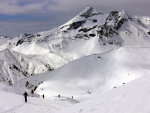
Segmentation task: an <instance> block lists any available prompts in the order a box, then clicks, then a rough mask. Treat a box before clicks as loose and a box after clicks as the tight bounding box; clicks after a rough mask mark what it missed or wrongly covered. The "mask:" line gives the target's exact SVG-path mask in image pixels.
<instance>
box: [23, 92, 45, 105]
mask: <svg viewBox="0 0 150 113" xmlns="http://www.w3.org/2000/svg"><path fill="white" fill-rule="evenodd" d="M33 93H34V92H33V90H32V91H31V94H32V97H33ZM23 96H24V99H25V102H26V103H27V97H28V96H29V95H28V93H27V92H25V93H24V94H23ZM42 97H43V99H44V97H45V96H44V94H43V95H42Z"/></svg>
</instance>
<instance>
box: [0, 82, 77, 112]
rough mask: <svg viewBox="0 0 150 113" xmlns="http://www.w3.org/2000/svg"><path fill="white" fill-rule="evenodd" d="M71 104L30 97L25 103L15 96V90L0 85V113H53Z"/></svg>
mask: <svg viewBox="0 0 150 113" xmlns="http://www.w3.org/2000/svg"><path fill="white" fill-rule="evenodd" d="M71 101H72V103H71ZM73 102H74V103H73ZM73 104H75V101H74V100H73V99H66V100H65V101H63V100H62V101H61V100H60V101H59V102H58V101H51V100H48V99H47V98H46V99H42V98H41V97H40V98H36V97H31V96H30V97H28V102H27V103H25V102H24V97H23V95H18V94H16V90H15V89H13V88H11V87H9V86H6V85H5V84H1V83H0V113H54V112H56V111H59V110H61V109H64V108H66V107H67V106H70V105H73Z"/></svg>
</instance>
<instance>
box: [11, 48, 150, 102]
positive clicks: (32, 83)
mask: <svg viewBox="0 0 150 113" xmlns="http://www.w3.org/2000/svg"><path fill="white" fill-rule="evenodd" d="M145 54H146V55H145ZM149 55H150V48H149V47H122V48H119V49H114V50H111V51H108V52H106V53H101V54H94V55H91V56H87V57H83V58H81V59H78V60H75V61H73V62H71V63H69V64H67V65H65V66H63V67H61V68H59V69H57V70H55V71H53V72H51V73H45V74H38V75H36V76H32V77H29V78H27V79H23V80H20V81H18V82H17V83H16V84H14V87H15V88H17V89H19V90H21V91H24V90H30V91H31V90H32V89H34V88H35V87H37V89H36V91H35V92H36V93H37V94H39V95H42V94H45V95H46V96H48V97H51V98H53V97H55V96H57V95H59V94H60V95H61V96H65V97H71V96H74V98H75V99H76V100H78V101H83V100H86V99H88V98H89V96H90V95H89V93H91V94H93V93H96V92H97V91H100V92H101V93H104V92H106V91H109V90H111V89H113V88H114V87H119V86H121V85H122V84H123V83H128V82H130V81H132V80H134V79H136V78H139V77H141V76H143V75H145V74H146V75H148V74H150V66H149V65H150V62H149V60H150V57H149ZM27 81H28V82H29V85H28V86H26V82H27ZM84 96H85V97H84Z"/></svg>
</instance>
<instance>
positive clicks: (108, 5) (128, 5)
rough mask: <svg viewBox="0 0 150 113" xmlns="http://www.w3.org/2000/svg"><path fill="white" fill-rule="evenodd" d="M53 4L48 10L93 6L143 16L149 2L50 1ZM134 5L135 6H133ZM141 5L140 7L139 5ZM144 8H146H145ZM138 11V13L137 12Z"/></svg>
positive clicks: (66, 10)
mask: <svg viewBox="0 0 150 113" xmlns="http://www.w3.org/2000/svg"><path fill="white" fill-rule="evenodd" d="M52 1H53V2H54V3H55V4H50V5H49V9H51V10H54V11H65V12H69V11H70V10H71V11H79V10H81V9H83V8H84V7H86V6H93V7H94V8H96V9H98V11H99V10H100V11H101V10H102V11H104V13H105V12H108V11H112V10H115V9H116V10H117V9H118V10H129V12H133V13H134V14H139V15H143V14H144V15H145V14H146V13H148V9H149V10H150V7H149V6H148V7H147V5H148V4H150V1H149V0H142V1H141V0H132V1H131V0H113V1H112V0H52ZM135 4H136V5H135ZM141 4H142V5H141ZM145 6H146V7H145ZM139 9H140V11H139ZM137 11H139V12H137Z"/></svg>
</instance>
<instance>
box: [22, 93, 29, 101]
mask: <svg viewBox="0 0 150 113" xmlns="http://www.w3.org/2000/svg"><path fill="white" fill-rule="evenodd" d="M23 95H24V99H25V102H27V96H28V93H27V92H25V93H24V94H23Z"/></svg>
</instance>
